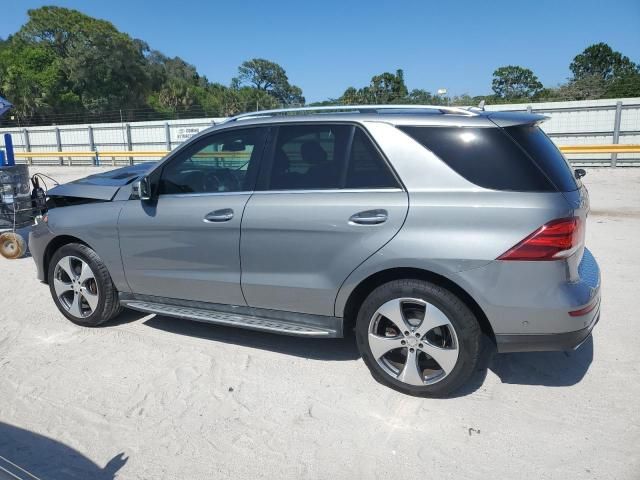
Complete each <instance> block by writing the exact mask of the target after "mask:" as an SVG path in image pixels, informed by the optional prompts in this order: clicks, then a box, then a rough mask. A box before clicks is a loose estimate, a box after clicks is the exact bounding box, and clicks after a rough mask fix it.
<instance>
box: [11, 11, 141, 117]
mask: <svg viewBox="0 0 640 480" xmlns="http://www.w3.org/2000/svg"><path fill="white" fill-rule="evenodd" d="M27 13H28V16H29V20H28V21H27V23H26V24H24V25H23V26H22V28H21V29H20V30H19V31H18V33H17V34H16V35H15V37H14V38H12V39H11V43H12V44H13V45H12V46H14V47H16V48H20V47H19V44H21V43H24V44H26V45H29V46H39V47H42V48H44V49H45V50H47V51H48V52H49V53H48V55H50V56H51V58H53V59H55V62H56V64H57V65H58V66H59V69H60V71H61V72H62V74H63V76H62V82H63V83H64V88H63V90H64V91H66V92H67V93H72V94H73V95H75V96H76V97H78V98H79V99H80V102H81V104H82V106H83V107H84V108H85V109H86V110H87V111H90V112H101V111H105V110H108V109H117V108H121V107H123V106H126V107H128V108H136V107H138V106H140V105H142V104H144V102H145V97H146V94H147V92H148V87H149V79H148V75H147V72H146V60H145V57H144V53H145V52H144V48H145V46H146V45H145V44H144V43H143V42H139V41H135V40H133V39H132V38H131V37H129V36H128V35H127V34H124V33H122V32H119V31H118V30H117V29H116V28H115V27H114V26H113V24H111V23H110V22H107V21H104V20H98V19H95V18H92V17H89V16H87V15H85V14H83V13H81V12H78V11H76V10H70V9H66V8H61V7H42V8H38V9H35V10H29V11H28V12H27ZM34 73H35V72H34ZM54 103H55V102H54Z"/></svg>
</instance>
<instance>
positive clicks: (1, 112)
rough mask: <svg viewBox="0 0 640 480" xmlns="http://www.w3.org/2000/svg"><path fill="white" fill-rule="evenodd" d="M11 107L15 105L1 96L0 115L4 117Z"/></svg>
mask: <svg viewBox="0 0 640 480" xmlns="http://www.w3.org/2000/svg"><path fill="white" fill-rule="evenodd" d="M11 107H13V105H11V104H10V103H9V102H7V101H6V100H5V99H4V98H2V97H0V117H2V116H3V115H4V114H5V113H6V112H7V110H9V109H10V108H11Z"/></svg>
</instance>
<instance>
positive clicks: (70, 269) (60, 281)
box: [48, 243, 120, 327]
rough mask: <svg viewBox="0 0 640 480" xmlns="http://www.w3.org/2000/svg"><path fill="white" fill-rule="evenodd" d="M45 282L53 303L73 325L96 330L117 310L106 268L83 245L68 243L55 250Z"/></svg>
mask: <svg viewBox="0 0 640 480" xmlns="http://www.w3.org/2000/svg"><path fill="white" fill-rule="evenodd" d="M48 281H49V289H50V291H51V296H52V297H53V301H54V302H55V304H56V306H57V307H58V309H59V310H60V312H62V314H63V315H64V316H65V317H67V318H68V319H69V320H71V321H72V322H73V323H76V324H78V325H82V326H85V327H96V326H98V325H100V324H102V323H104V322H106V321H108V320H110V319H111V318H113V317H114V316H116V315H117V314H118V313H119V311H120V305H119V302H118V292H117V290H116V288H115V286H114V285H113V281H112V280H111V276H110V275H109V272H108V270H107V267H106V266H105V265H104V263H103V262H102V260H101V259H100V257H99V256H98V255H97V254H96V252H94V251H93V250H92V249H91V248H89V247H87V246H86V245H82V244H79V243H70V244H68V245H64V246H63V247H61V248H60V249H58V250H57V251H56V252H55V254H54V255H53V257H52V259H51V262H50V263H49V272H48Z"/></svg>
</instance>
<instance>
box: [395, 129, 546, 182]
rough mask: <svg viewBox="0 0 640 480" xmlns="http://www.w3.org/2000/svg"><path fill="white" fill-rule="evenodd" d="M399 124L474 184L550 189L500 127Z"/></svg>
mask: <svg viewBox="0 0 640 480" xmlns="http://www.w3.org/2000/svg"><path fill="white" fill-rule="evenodd" d="M399 128H400V129H401V130H402V131H404V132H405V133H407V134H408V135H410V136H411V137H412V138H413V139H414V140H416V141H418V142H419V143H421V144H422V145H423V146H425V147H426V148H428V149H429V150H431V151H432V152H433V153H434V154H436V155H437V156H438V157H439V158H440V159H441V160H442V161H444V162H445V163H446V164H447V165H449V167H451V168H452V169H453V170H455V171H456V172H457V173H459V174H460V175H462V176H463V177H464V178H466V179H467V180H469V181H470V182H472V183H475V184H476V185H479V186H481V187H484V188H490V189H493V190H513V191H525V192H531V191H553V190H554V188H553V185H551V183H550V182H549V181H548V180H547V178H546V177H545V175H544V174H543V173H542V172H541V170H540V169H539V168H538V167H537V166H536V165H535V164H534V163H533V162H532V161H531V159H530V158H529V156H528V155H527V154H526V153H525V152H524V151H523V150H522V149H521V148H520V147H519V146H518V145H517V144H516V143H515V142H514V141H512V140H511V138H510V137H509V136H508V135H507V134H506V133H505V132H504V131H503V130H502V129H500V128H497V127H496V128H466V127H399Z"/></svg>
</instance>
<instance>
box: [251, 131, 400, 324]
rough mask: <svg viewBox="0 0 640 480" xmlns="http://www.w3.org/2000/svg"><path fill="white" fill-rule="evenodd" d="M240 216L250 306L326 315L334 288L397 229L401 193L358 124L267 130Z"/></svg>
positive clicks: (390, 172) (377, 150)
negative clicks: (260, 162)
mask: <svg viewBox="0 0 640 480" xmlns="http://www.w3.org/2000/svg"><path fill="white" fill-rule="evenodd" d="M266 151H267V152H268V154H267V155H268V157H267V158H266V159H265V162H264V164H263V167H264V168H262V169H261V172H260V177H259V179H258V187H257V188H256V192H255V193H254V194H253V195H252V196H251V198H250V199H249V201H248V202H247V206H246V208H245V213H244V217H243V220H242V236H241V245H240V252H241V260H242V290H243V293H244V296H245V298H246V301H247V304H248V305H249V306H252V307H260V308H269V309H277V310H284V311H293V312H300V313H310V314H318V315H333V314H334V302H335V298H336V295H337V292H338V289H339V287H340V285H341V284H342V282H343V281H344V280H345V279H346V278H347V276H348V275H349V274H350V273H351V272H352V271H353V270H354V269H355V268H356V267H357V266H358V265H359V264H360V263H362V262H363V261H364V260H366V259H367V258H368V257H369V256H371V255H372V254H373V253H375V252H376V251H377V250H378V249H380V248H381V247H382V246H383V245H385V244H386V243H387V242H388V241H389V240H390V239H391V238H392V237H393V236H394V235H395V234H396V233H397V232H398V230H399V229H400V228H401V226H402V224H403V222H404V219H405V217H406V214H407V209H408V198H407V193H406V192H405V191H404V190H403V188H402V186H401V184H400V182H399V181H398V179H397V177H396V175H395V174H394V172H393V170H392V169H391V167H390V166H389V165H388V163H387V161H386V160H385V159H384V157H383V155H382V153H381V152H380V151H379V149H378V148H377V147H376V146H375V144H374V143H373V141H372V139H371V138H370V137H369V135H368V134H367V133H366V132H365V131H364V130H363V129H362V128H360V127H359V126H354V125H348V124H327V123H318V124H309V123H306V124H292V125H281V126H280V127H276V128H274V129H273V133H272V137H271V139H270V142H269V145H268V146H267V148H266Z"/></svg>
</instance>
